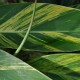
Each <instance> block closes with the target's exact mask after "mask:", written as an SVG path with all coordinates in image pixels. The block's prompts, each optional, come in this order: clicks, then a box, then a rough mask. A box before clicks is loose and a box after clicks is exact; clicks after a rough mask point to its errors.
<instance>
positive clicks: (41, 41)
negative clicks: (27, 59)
mask: <svg viewBox="0 0 80 80" xmlns="http://www.w3.org/2000/svg"><path fill="white" fill-rule="evenodd" d="M32 7H33V4H31V3H22V4H9V5H3V6H0V47H7V48H15V49H16V48H17V47H18V46H19V44H20V43H21V41H22V39H23V37H24V35H25V33H26V31H27V28H28V27H29V23H30V20H31V15H32ZM79 33H80V10H78V9H74V8H69V7H64V6H59V5H53V4H44V3H38V4H37V8H36V15H35V20H34V22H33V26H32V29H31V32H30V34H29V37H28V40H27V41H26V43H25V45H24V47H23V50H32V51H56V52H64V51H66V52H67V51H75V50H80V34H79Z"/></svg>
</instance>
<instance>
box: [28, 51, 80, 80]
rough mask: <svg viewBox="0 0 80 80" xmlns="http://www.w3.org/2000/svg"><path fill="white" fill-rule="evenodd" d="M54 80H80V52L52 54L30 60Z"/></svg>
mask: <svg viewBox="0 0 80 80" xmlns="http://www.w3.org/2000/svg"><path fill="white" fill-rule="evenodd" d="M29 64H31V65H32V66H34V67H35V68H36V69H38V70H40V71H42V72H44V73H45V74H46V75H47V76H49V77H51V78H52V79H53V80H79V79H80V54H76V53H75V54H73V53H68V54H67V53H66V54H52V55H46V56H42V57H40V58H37V59H34V60H32V61H30V62H29Z"/></svg>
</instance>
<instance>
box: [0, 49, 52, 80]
mask: <svg viewBox="0 0 80 80" xmlns="http://www.w3.org/2000/svg"><path fill="white" fill-rule="evenodd" d="M0 80H51V79H50V78H48V77H47V76H45V75H44V74H42V73H40V72H39V71H37V70H36V69H34V68H32V67H31V66H30V65H28V64H26V63H24V62H23V61H21V60H19V59H17V58H15V57H13V56H11V55H10V54H8V53H7V52H4V51H2V50H0Z"/></svg>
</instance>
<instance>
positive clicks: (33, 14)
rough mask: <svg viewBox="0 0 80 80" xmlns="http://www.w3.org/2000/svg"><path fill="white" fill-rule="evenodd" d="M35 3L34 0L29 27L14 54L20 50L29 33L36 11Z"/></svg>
mask: <svg viewBox="0 0 80 80" xmlns="http://www.w3.org/2000/svg"><path fill="white" fill-rule="evenodd" d="M36 3H37V0H35V3H34V9H33V13H32V18H31V22H30V25H29V28H28V30H27V32H26V34H25V36H24V39H23V40H22V42H21V44H20V45H19V47H18V48H17V50H16V51H15V53H14V56H17V55H18V54H19V52H20V50H21V49H22V47H23V46H24V44H25V42H26V40H27V38H28V35H29V33H30V30H31V27H32V24H33V21H34V16H35V11H36Z"/></svg>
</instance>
